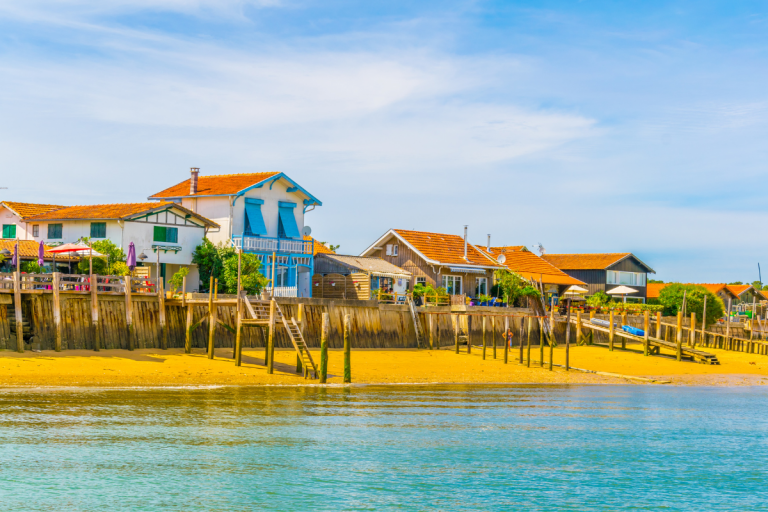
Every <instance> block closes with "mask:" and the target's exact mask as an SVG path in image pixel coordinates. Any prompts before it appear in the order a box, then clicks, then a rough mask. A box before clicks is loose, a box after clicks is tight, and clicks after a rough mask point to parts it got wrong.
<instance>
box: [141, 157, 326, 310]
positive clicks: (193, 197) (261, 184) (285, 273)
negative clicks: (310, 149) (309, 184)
mask: <svg viewBox="0 0 768 512" xmlns="http://www.w3.org/2000/svg"><path fill="white" fill-rule="evenodd" d="M199 171H200V170H199V169H198V168H194V167H193V168H192V170H191V176H190V178H189V179H188V180H185V181H182V182H181V183H178V184H176V185H174V186H172V187H170V188H168V189H166V190H163V191H161V192H158V193H157V194H154V195H152V196H150V197H149V199H150V200H163V201H173V202H175V203H178V204H180V205H182V206H183V207H185V208H188V209H189V210H190V211H193V212H196V213H198V214H200V215H203V216H205V217H207V218H208V219H211V220H212V221H213V222H215V223H216V224H218V225H219V226H220V227H219V228H218V229H210V230H209V231H208V238H209V239H210V240H211V241H212V242H214V243H224V244H228V243H233V244H234V245H235V246H236V247H242V248H243V250H244V251H245V252H248V253H252V254H256V255H257V256H258V257H259V259H260V260H261V261H262V263H263V264H264V267H262V269H263V272H264V273H265V275H267V276H268V277H270V278H271V277H272V274H271V273H272V267H273V259H272V256H273V254H274V255H275V256H276V257H275V261H274V263H275V265H274V268H275V276H274V286H275V288H276V289H275V295H287V296H299V297H309V296H311V293H312V290H311V288H312V287H311V276H312V274H313V269H314V247H313V241H312V240H311V239H309V240H305V239H304V216H305V214H306V213H307V212H309V211H311V210H313V209H314V208H315V207H316V206H321V205H322V202H320V201H319V200H318V199H317V198H316V197H315V196H313V195H312V194H310V193H309V192H307V191H306V190H304V189H303V188H302V187H301V186H300V185H298V184H297V183H296V182H294V181H293V180H292V179H290V178H289V177H288V176H286V175H285V174H283V173H279V172H264V173H253V174H227V175H218V176H200V175H199Z"/></svg>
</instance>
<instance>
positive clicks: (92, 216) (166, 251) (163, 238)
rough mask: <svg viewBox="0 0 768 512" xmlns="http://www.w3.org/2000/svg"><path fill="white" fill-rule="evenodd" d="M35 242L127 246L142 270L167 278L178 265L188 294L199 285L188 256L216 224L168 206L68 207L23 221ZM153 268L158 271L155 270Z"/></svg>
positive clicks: (194, 214)
mask: <svg viewBox="0 0 768 512" xmlns="http://www.w3.org/2000/svg"><path fill="white" fill-rule="evenodd" d="M25 221H26V222H27V223H28V224H29V225H30V229H28V230H27V231H28V232H32V233H33V238H34V240H36V241H40V240H43V241H45V243H46V245H57V244H60V243H74V242H76V241H78V240H79V239H81V238H83V237H90V239H91V240H93V241H97V240H105V239H109V240H111V241H112V242H113V243H114V244H115V245H117V246H119V247H121V248H122V249H123V251H125V252H126V254H127V253H128V247H129V245H130V243H131V242H133V244H134V246H135V248H136V255H137V256H140V255H141V254H144V255H145V256H147V259H146V261H144V265H147V266H150V267H152V269H151V272H152V276H153V277H154V276H156V275H157V274H158V272H159V274H160V277H161V278H163V279H164V281H165V279H167V278H169V277H171V276H172V275H173V274H174V273H176V272H177V271H178V270H179V269H180V268H181V267H182V266H189V267H190V279H188V283H189V285H188V288H189V290H188V291H194V290H195V289H196V288H197V286H196V284H197V283H198V282H199V276H198V272H197V267H196V266H194V265H192V253H193V252H194V250H195V248H196V247H197V246H198V245H200V244H201V243H202V241H203V238H204V237H205V234H206V231H207V230H209V229H219V225H218V224H216V223H215V222H212V221H210V220H209V219H207V218H205V217H203V216H202V215H199V214H197V213H195V212H192V211H190V210H189V209H187V208H184V207H183V206H181V205H178V204H176V203H173V202H167V201H165V202H160V203H157V202H153V203H131V204H102V205H88V206H70V207H66V208H60V209H57V210H52V211H49V212H47V213H42V214H39V215H35V216H32V217H29V218H27V219H25ZM158 263H159V267H158Z"/></svg>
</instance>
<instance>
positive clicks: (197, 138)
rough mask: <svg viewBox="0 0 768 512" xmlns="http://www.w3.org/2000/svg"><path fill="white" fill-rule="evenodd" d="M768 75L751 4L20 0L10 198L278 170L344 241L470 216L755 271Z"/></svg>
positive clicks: (765, 14)
mask: <svg viewBox="0 0 768 512" xmlns="http://www.w3.org/2000/svg"><path fill="white" fill-rule="evenodd" d="M767 86H768V4H766V3H765V2H755V1H750V0H743V1H739V2H728V1H723V2H713V1H707V0H697V1H676V2H656V1H645V2H616V1H586V0H584V1H580V2H577V1H542V2H511V1H508V2H502V1H452V0H443V1H440V2H436V1H432V0H421V1H419V2H412V1H409V2H400V1H397V0H388V1H385V2H378V1H364V2H363V1H358V2H348V1H341V0H323V1H314V0H152V1H150V0H133V1H128V0H101V1H99V2H96V1H93V2H88V1H85V0H18V1H17V0H4V1H3V2H2V3H0V166H1V167H2V169H3V171H2V173H1V174H0V186H3V187H8V190H2V191H0V196H2V198H3V199H4V200H16V201H29V202H39V203H53V204H66V205H71V204H100V203H110V202H139V201H144V200H146V198H147V196H149V195H150V194H152V193H154V192H157V191H160V190H162V189H165V188H167V187H169V186H171V185H173V184H175V183H178V182H180V181H183V180H185V179H187V178H188V177H189V168H190V167H200V168H201V174H202V175H209V174H229V173H244V172H266V171H280V172H285V173H286V174H288V175H289V176H290V177H291V178H293V179H294V180H296V181H297V182H298V183H300V184H301V185H302V186H303V187H304V188H305V189H307V190H309V191H310V192H311V193H312V194H313V195H315V196H316V197H318V198H319V199H320V200H322V201H323V206H322V207H319V208H317V209H316V210H315V211H313V212H311V213H310V214H308V216H307V219H306V222H307V224H308V225H310V226H311V227H312V229H313V234H314V235H315V236H316V237H317V238H318V239H320V240H322V241H326V242H328V243H333V244H339V245H341V249H340V250H339V252H341V253H344V254H358V253H360V252H361V251H362V250H363V249H365V248H366V247H367V246H368V245H370V244H371V243H373V242H374V241H375V240H376V239H377V238H378V237H380V236H381V235H382V234H384V233H385V232H386V231H387V230H388V229H390V228H401V229H417V230H423V231H434V232H442V233H453V234H462V233H463V226H464V225H468V226H469V233H470V240H471V241H472V242H473V243H477V244H484V243H485V240H486V236H487V235H488V234H491V236H492V243H493V244H494V245H502V244H508V245H526V246H528V247H529V248H533V247H534V246H535V245H537V244H539V243H540V244H542V245H543V246H544V247H545V248H546V251H547V252H548V253H574V252H584V253H588V252H633V253H634V254H636V255H637V256H638V257H639V258H640V259H641V260H643V261H644V262H645V263H647V264H648V265H650V266H651V267H653V268H654V269H655V270H656V273H657V275H656V276H653V277H655V278H657V279H662V280H665V281H692V282H730V281H737V280H738V281H749V282H751V281H754V280H757V279H758V268H757V265H758V263H761V264H762V265H763V266H764V267H765V268H766V272H767V273H768V238H766V237H764V236H763V233H764V231H763V229H764V227H765V226H766V225H768V213H767V212H766V207H767V206H768V201H765V200H764V195H765V194H764V192H763V191H764V190H765V187H766V185H768V173H766V165H768V158H767V157H768V87H767ZM765 282H768V277H766V279H765Z"/></svg>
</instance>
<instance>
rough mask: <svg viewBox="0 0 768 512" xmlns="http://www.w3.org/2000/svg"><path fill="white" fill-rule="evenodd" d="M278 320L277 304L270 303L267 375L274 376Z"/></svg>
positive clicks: (273, 301) (272, 301)
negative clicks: (276, 321)
mask: <svg viewBox="0 0 768 512" xmlns="http://www.w3.org/2000/svg"><path fill="white" fill-rule="evenodd" d="M276 318H277V302H275V299H272V300H271V301H269V335H268V337H267V355H266V359H267V373H269V374H272V372H273V371H274V363H275V327H276V325H275V320H276Z"/></svg>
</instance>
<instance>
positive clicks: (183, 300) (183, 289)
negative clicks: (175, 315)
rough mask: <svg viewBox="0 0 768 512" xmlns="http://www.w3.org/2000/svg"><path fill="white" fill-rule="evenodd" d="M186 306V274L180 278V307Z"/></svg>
mask: <svg viewBox="0 0 768 512" xmlns="http://www.w3.org/2000/svg"><path fill="white" fill-rule="evenodd" d="M186 306H187V276H184V277H182V278H181V307H186Z"/></svg>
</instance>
